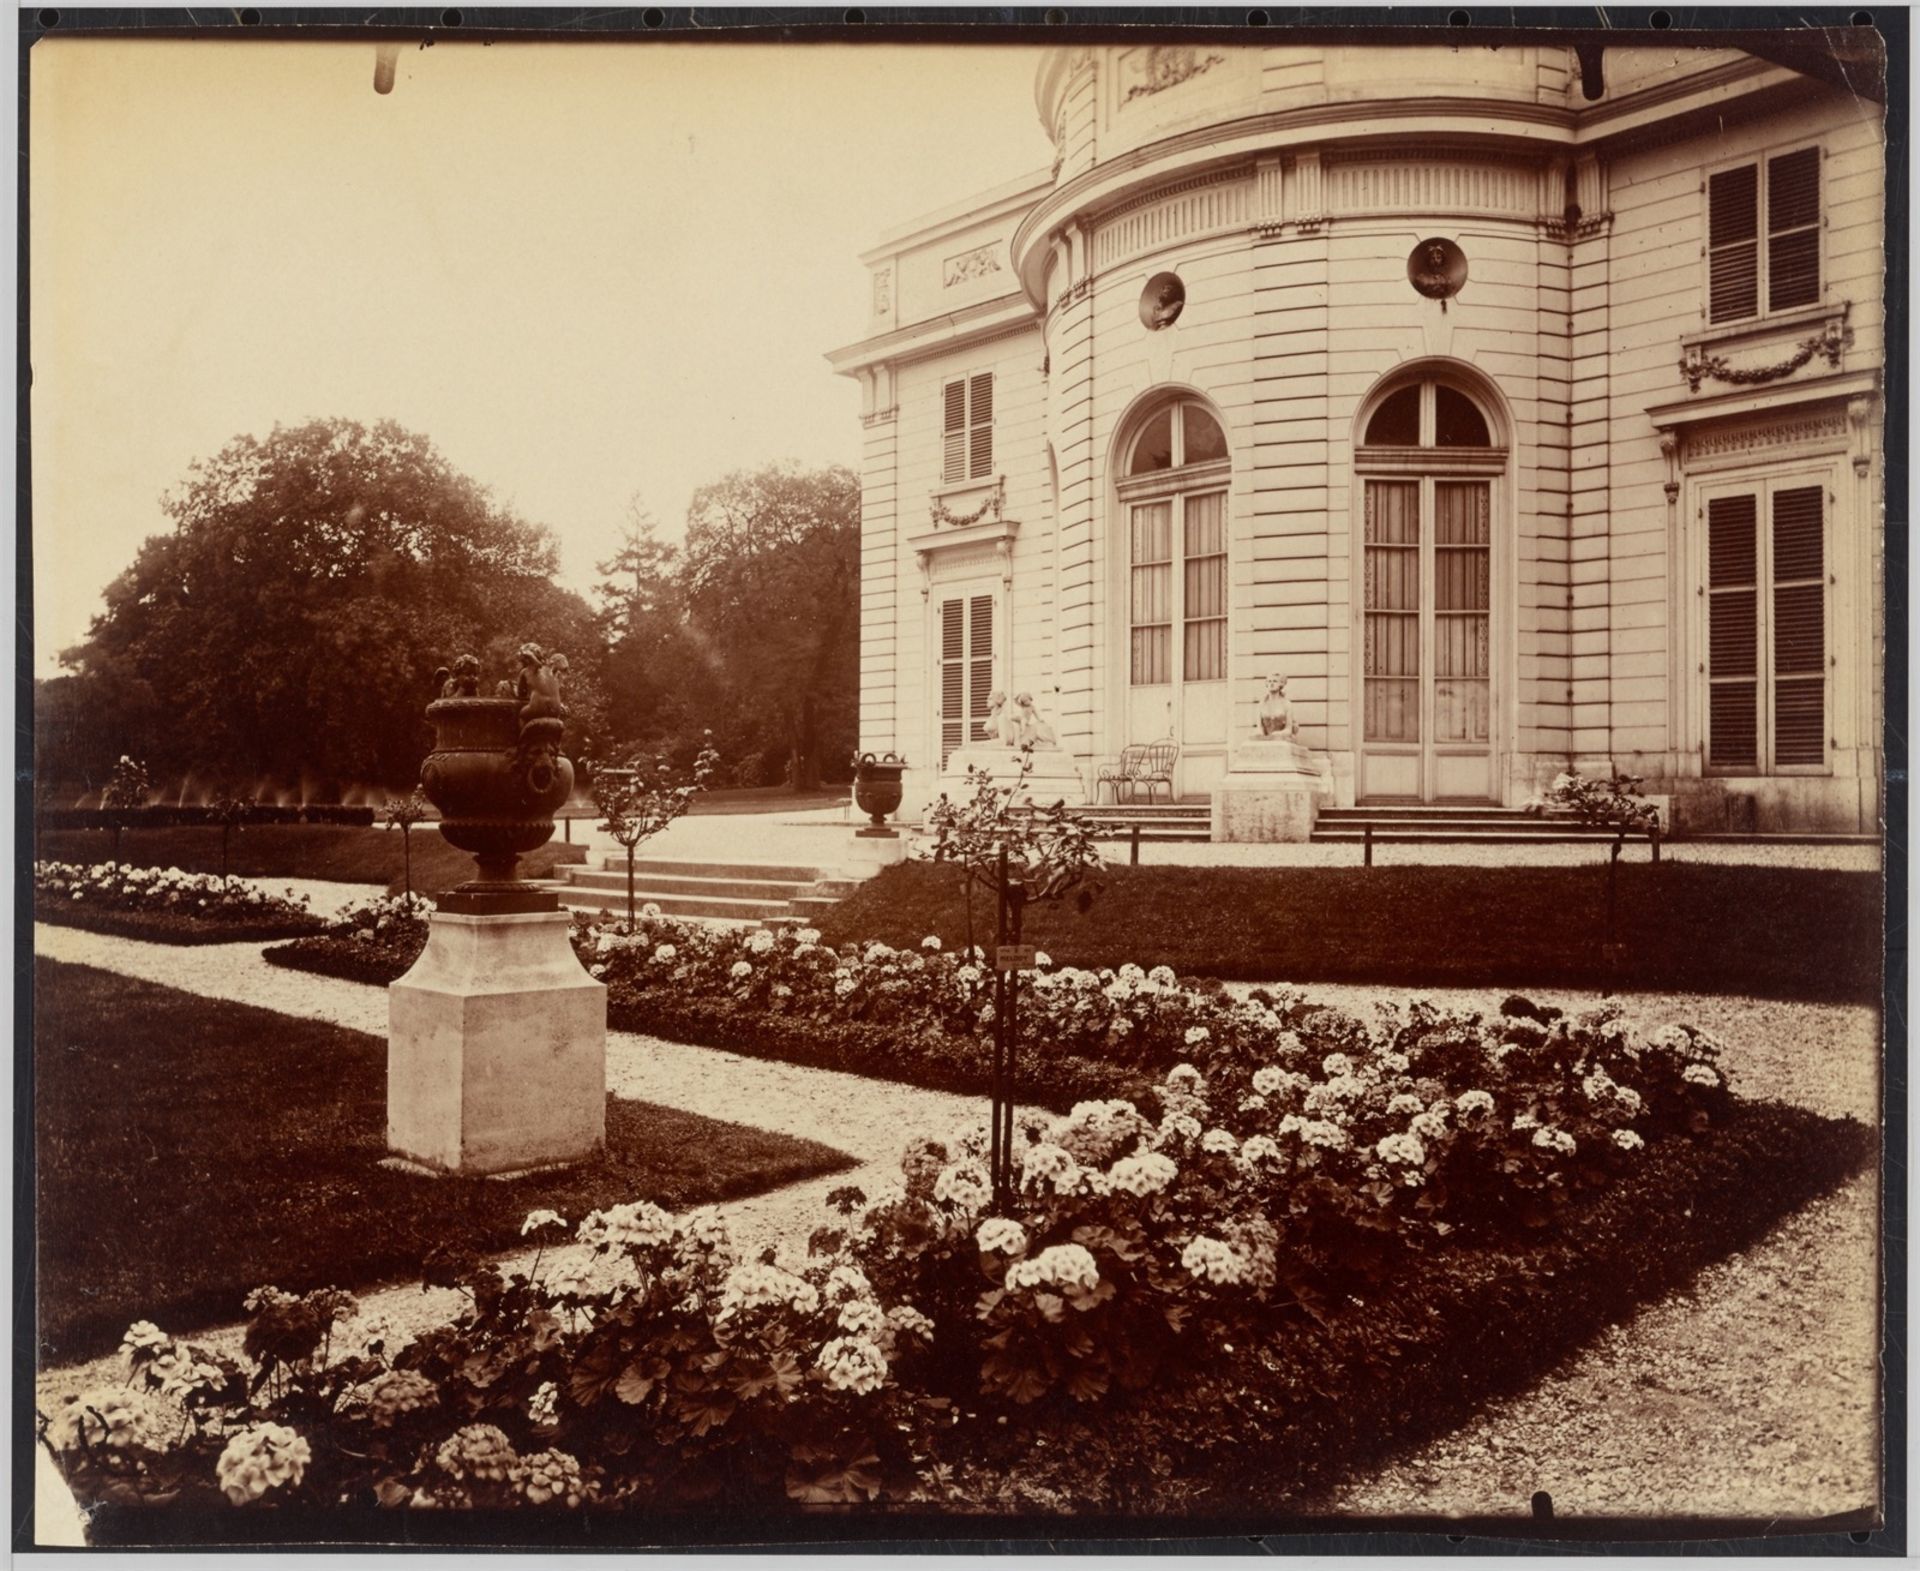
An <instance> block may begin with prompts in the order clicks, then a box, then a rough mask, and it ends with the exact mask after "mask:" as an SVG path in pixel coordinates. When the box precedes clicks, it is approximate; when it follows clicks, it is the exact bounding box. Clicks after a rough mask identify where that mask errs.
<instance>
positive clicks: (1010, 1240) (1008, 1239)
mask: <svg viewBox="0 0 1920 1571" xmlns="http://www.w3.org/2000/svg"><path fill="white" fill-rule="evenodd" d="M973 1236H974V1242H975V1243H977V1244H979V1246H980V1253H981V1254H983V1255H994V1254H1000V1255H1024V1254H1025V1253H1026V1252H1027V1230H1026V1229H1025V1228H1024V1227H1022V1226H1021V1225H1020V1224H1019V1223H1018V1222H1016V1221H1014V1220H1012V1219H1011V1218H1010V1217H1004V1216H990V1217H988V1218H987V1219H986V1221H984V1222H982V1223H981V1224H980V1230H979V1231H978V1232H977V1233H975V1234H974V1235H973Z"/></svg>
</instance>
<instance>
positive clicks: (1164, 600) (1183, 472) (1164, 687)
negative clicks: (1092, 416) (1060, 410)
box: [1118, 398, 1232, 741]
mask: <svg viewBox="0 0 1920 1571" xmlns="http://www.w3.org/2000/svg"><path fill="white" fill-rule="evenodd" d="M1124 455H1125V456H1124V459H1123V461H1122V463H1121V465H1120V470H1121V479H1120V480H1119V482H1118V489H1119V492H1120V502H1121V513H1122V516H1123V518H1124V520H1125V527H1126V543H1127V544H1126V549H1127V602H1128V605H1127V639H1128V649H1127V680H1128V684H1129V686H1130V687H1131V688H1132V689H1134V690H1135V691H1136V692H1139V691H1140V690H1142V689H1149V690H1154V691H1155V692H1156V693H1157V694H1158V696H1157V697H1156V698H1154V699H1152V701H1151V702H1146V703H1145V707H1143V708H1142V710H1141V719H1140V720H1139V721H1138V722H1136V729H1137V728H1138V726H1139V725H1147V724H1149V719H1148V710H1149V709H1150V710H1151V711H1152V713H1153V714H1155V715H1165V716H1166V717H1167V718H1166V719H1165V720H1162V721H1160V722H1159V723H1158V724H1152V725H1151V726H1150V729H1151V731H1152V734H1153V735H1156V736H1157V735H1160V734H1163V731H1164V730H1165V729H1171V731H1172V734H1173V735H1174V736H1176V737H1179V736H1180V735H1181V733H1182V716H1183V715H1184V714H1185V713H1186V712H1187V710H1188V708H1189V695H1188V694H1187V691H1186V690H1187V689H1188V687H1189V686H1190V685H1191V684H1193V683H1224V682H1225V681H1226V676H1227V485H1228V481H1229V479H1230V471H1231V467H1232V466H1231V461H1230V460H1229V458H1228V455H1227V435H1226V432H1225V431H1224V430H1222V429H1221V425H1220V421H1219V417H1218V416H1216V415H1215V414H1214V413H1213V412H1212V410H1210V409H1209V408H1208V407H1207V406H1206V405H1205V404H1204V403H1202V402H1201V401H1200V400H1199V399H1197V398H1181V399H1176V400H1174V401H1172V402H1170V403H1166V404H1162V405H1161V406H1160V407H1159V408H1157V409H1155V410H1154V411H1153V412H1152V413H1151V414H1149V415H1148V416H1147V417H1146V418H1145V419H1144V420H1143V421H1141V423H1140V427H1139V429H1138V430H1137V431H1136V432H1135V433H1134V436H1133V438H1132V440H1131V441H1130V442H1129V443H1128V444H1127V445H1126V447H1125V449H1124ZM1223 702H1224V700H1223ZM1204 707H1205V708H1206V710H1207V712H1208V714H1209V716H1211V712H1212V710H1213V708H1214V707H1215V706H1214V704H1213V703H1212V701H1211V699H1210V698H1209V699H1208V700H1206V701H1205V703H1204ZM1223 712H1224V711H1223ZM1209 727H1211V721H1210V720H1209ZM1150 739H1151V737H1149V736H1146V735H1142V736H1139V737H1136V738H1135V740H1137V741H1145V740H1150Z"/></svg>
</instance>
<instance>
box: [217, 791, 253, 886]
mask: <svg viewBox="0 0 1920 1571" xmlns="http://www.w3.org/2000/svg"><path fill="white" fill-rule="evenodd" d="M209 811H210V812H212V814H213V821H214V822H215V823H217V824H218V825H219V826H220V883H221V885H222V886H223V887H226V886H230V885H231V884H232V882H233V880H232V879H231V878H230V877H229V876H228V874H227V846H228V843H229V842H230V841H231V840H232V838H233V832H234V830H236V829H238V828H239V827H240V826H241V825H242V824H243V823H245V822H246V821H247V818H248V816H249V815H250V814H251V813H252V812H253V804H252V803H251V802H249V801H248V800H247V799H246V798H245V797H243V796H219V797H216V798H214V800H213V802H212V803H211V804H209Z"/></svg>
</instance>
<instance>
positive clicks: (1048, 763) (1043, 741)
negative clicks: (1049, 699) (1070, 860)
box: [941, 688, 1087, 807]
mask: <svg viewBox="0 0 1920 1571" xmlns="http://www.w3.org/2000/svg"><path fill="white" fill-rule="evenodd" d="M984 729H985V731H986V733H987V734H986V736H985V737H984V738H982V739H981V740H979V741H977V742H973V743H971V744H969V745H968V746H965V747H961V748H958V749H956V750H955V751H954V752H953V753H951V754H950V755H948V758H947V762H946V767H945V768H944V769H943V770H942V772H941V779H942V780H943V781H947V782H950V783H951V784H953V785H956V786H957V785H959V784H960V783H961V782H962V781H964V779H965V777H966V773H967V770H968V768H969V766H971V767H973V768H975V769H979V770H984V771H985V772H986V773H987V774H988V775H989V776H991V777H992V778H994V779H996V780H1011V779H1013V778H1015V777H1016V776H1018V777H1019V779H1020V781H1021V793H1022V795H1023V797H1025V798H1026V799H1028V800H1031V801H1032V802H1035V803H1039V804H1045V805H1051V804H1052V803H1054V802H1065V803H1067V804H1068V805H1069V806H1072V807H1078V806H1080V805H1082V804H1084V803H1085V802H1086V800H1087V788H1086V781H1085V780H1084V779H1083V778H1082V776H1081V774H1080V768H1079V765H1078V764H1076V763H1075V762H1074V760H1073V756H1072V755H1071V754H1070V753H1067V752H1064V751H1063V750H1062V749H1061V747H1060V738H1059V735H1058V734H1057V733H1056V732H1055V731H1054V728H1053V727H1052V726H1051V725H1050V724H1049V723H1048V722H1047V721H1046V720H1045V719H1044V718H1042V716H1041V714H1040V710H1039V707H1038V706H1037V705H1036V704H1035V703H1034V701H1033V694H1032V693H1015V694H1014V696H1013V698H1012V700H1011V702H1009V700H1008V697H1007V692H1006V689H1004V688H996V689H995V690H994V692H993V693H992V695H991V696H990V697H989V698H988V700H987V716H986V721H985V725H984Z"/></svg>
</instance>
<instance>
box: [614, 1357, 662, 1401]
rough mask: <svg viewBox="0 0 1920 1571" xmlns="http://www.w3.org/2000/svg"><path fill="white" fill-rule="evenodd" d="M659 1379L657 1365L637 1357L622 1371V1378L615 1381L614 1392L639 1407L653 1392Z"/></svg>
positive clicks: (622, 1399)
mask: <svg viewBox="0 0 1920 1571" xmlns="http://www.w3.org/2000/svg"><path fill="white" fill-rule="evenodd" d="M658 1379H659V1371H658V1369H657V1368H656V1367H654V1366H649V1365H644V1364H642V1363H640V1362H639V1360H637V1359H636V1360H635V1361H634V1362H633V1363H631V1364H629V1365H627V1367H626V1368H625V1369H623V1370H621V1371H620V1378H619V1379H618V1380H616V1381H614V1383H613V1394H614V1395H615V1396H617V1397H619V1398H620V1400H621V1401H622V1402H625V1403H628V1404H629V1405H631V1406H633V1407H638V1406H639V1405H640V1404H641V1403H642V1402H644V1401H646V1399H647V1398H648V1396H650V1395H651V1394H652V1392H653V1388H654V1386H655V1385H656V1384H657V1383H658Z"/></svg>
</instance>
